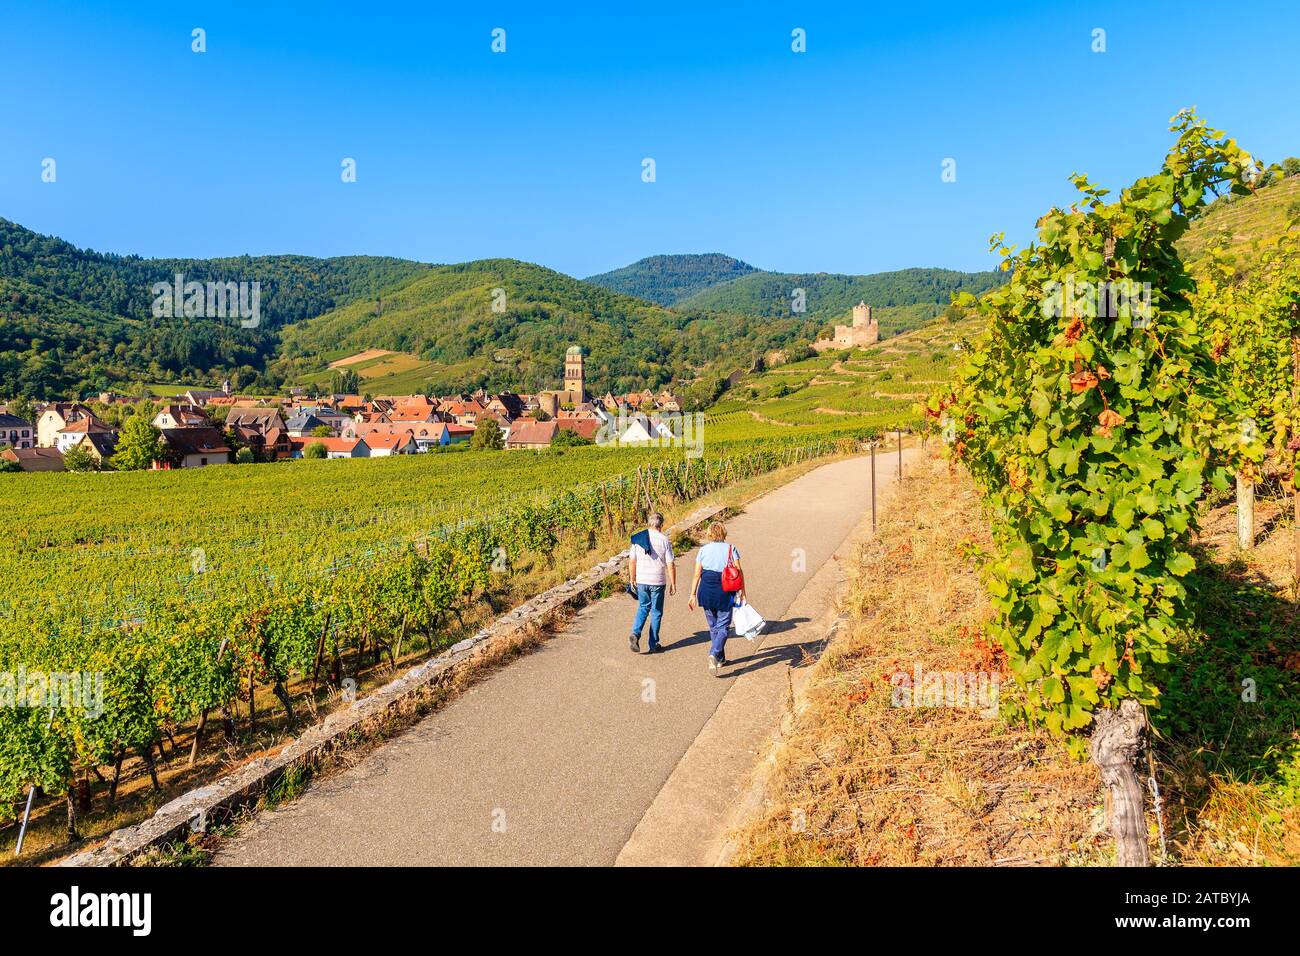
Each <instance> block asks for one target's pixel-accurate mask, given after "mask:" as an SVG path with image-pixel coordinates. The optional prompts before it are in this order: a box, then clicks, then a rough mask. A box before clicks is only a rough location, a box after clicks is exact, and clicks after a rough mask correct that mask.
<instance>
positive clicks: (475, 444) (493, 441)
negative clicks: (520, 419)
mask: <svg viewBox="0 0 1300 956" xmlns="http://www.w3.org/2000/svg"><path fill="white" fill-rule="evenodd" d="M469 447H470V448H473V449H475V450H478V451H500V450H501V449H502V448H505V447H506V439H505V435H503V434H502V433H501V429H500V428H499V427H498V426H497V423H496V422H495V421H493V420H491V419H489V420H487V421H485V422H483V423H482V424H481V425H479V426H478V427H477V428H475V429H474V434H473V435H471V436H470V439H469Z"/></svg>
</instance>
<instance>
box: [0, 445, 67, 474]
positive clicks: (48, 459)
mask: <svg viewBox="0 0 1300 956" xmlns="http://www.w3.org/2000/svg"><path fill="white" fill-rule="evenodd" d="M0 458H4V459H6V460H8V461H12V462H13V463H14V464H16V465H17V466H18V467H19V468H21V469H22V470H23V471H63V470H64V468H63V453H62V452H61V451H59V450H58V449H57V448H6V449H4V450H3V451H0Z"/></svg>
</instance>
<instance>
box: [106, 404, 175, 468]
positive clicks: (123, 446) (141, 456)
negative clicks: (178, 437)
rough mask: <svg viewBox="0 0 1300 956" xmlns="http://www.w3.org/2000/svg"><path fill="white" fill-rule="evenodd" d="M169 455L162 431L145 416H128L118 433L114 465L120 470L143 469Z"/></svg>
mask: <svg viewBox="0 0 1300 956" xmlns="http://www.w3.org/2000/svg"><path fill="white" fill-rule="evenodd" d="M166 456H167V446H166V445H165V444H164V443H163V440H162V432H160V431H159V430H158V429H156V428H154V427H153V425H152V424H150V423H149V422H148V421H146V420H145V419H144V418H142V417H140V416H138V415H136V416H132V417H131V418H128V419H127V420H126V422H125V423H124V424H123V425H122V430H121V431H120V432H118V435H117V451H116V452H114V453H113V467H114V468H116V469H118V470H119V471H142V470H144V469H146V468H149V467H150V466H151V465H153V463H154V462H155V461H159V460H161V459H163V458H165V457H166Z"/></svg>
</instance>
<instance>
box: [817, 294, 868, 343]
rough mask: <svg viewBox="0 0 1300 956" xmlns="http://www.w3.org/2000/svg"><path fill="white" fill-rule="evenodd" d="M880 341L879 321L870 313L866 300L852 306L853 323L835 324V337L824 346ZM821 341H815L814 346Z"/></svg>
mask: <svg viewBox="0 0 1300 956" xmlns="http://www.w3.org/2000/svg"><path fill="white" fill-rule="evenodd" d="M879 341H880V323H879V322H877V321H876V318H875V316H873V315H872V314H871V306H869V305H867V303H866V302H859V303H858V304H857V305H855V306H854V307H853V324H852V325H837V326H835V338H834V339H833V340H832V342H831V345H829V346H824V347H831V346H833V347H834V348H840V349H843V348H862V347H863V346H867V345H875V344H876V343H877V342H879ZM820 344H821V343H815V344H814V348H816V346H817V345H820Z"/></svg>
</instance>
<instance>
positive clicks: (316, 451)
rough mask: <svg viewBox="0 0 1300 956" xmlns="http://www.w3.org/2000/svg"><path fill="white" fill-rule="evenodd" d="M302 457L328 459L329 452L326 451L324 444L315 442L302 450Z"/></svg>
mask: <svg viewBox="0 0 1300 956" xmlns="http://www.w3.org/2000/svg"><path fill="white" fill-rule="evenodd" d="M302 457H304V458H318V459H319V458H328V457H329V452H328V451H327V450H326V449H325V446H324V445H323V444H321V443H320V442H318V441H314V442H312V443H311V444H310V445H308V446H307V447H306V448H304V449H303V450H302Z"/></svg>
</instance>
